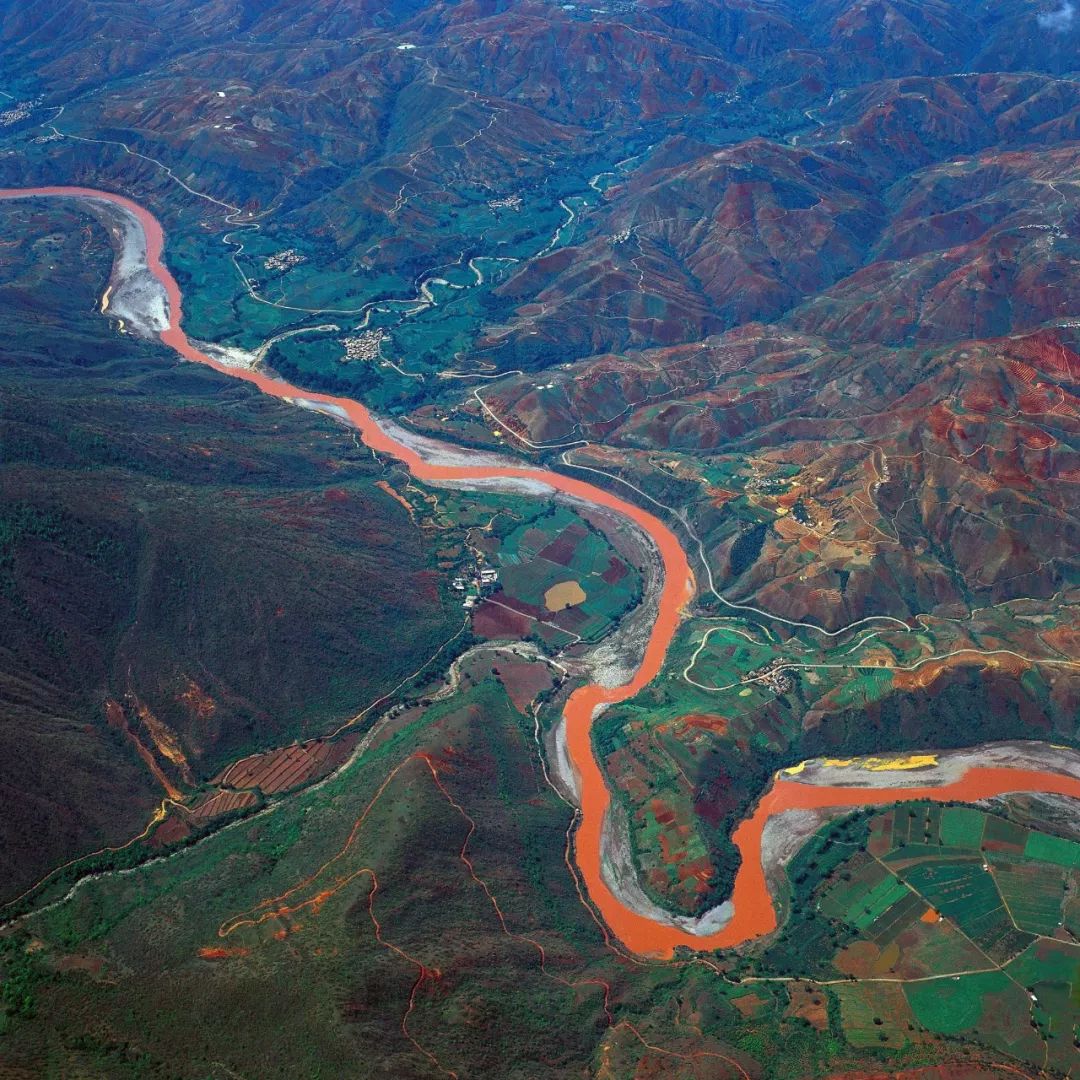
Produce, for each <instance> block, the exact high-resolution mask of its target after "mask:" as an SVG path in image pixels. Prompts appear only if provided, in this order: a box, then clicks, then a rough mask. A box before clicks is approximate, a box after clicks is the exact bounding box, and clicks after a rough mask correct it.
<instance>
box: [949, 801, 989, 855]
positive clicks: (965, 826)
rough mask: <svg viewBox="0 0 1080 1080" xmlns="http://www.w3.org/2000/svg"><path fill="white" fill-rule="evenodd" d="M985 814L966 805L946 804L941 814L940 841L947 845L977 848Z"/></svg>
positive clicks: (980, 838) (981, 836) (980, 839)
mask: <svg viewBox="0 0 1080 1080" xmlns="http://www.w3.org/2000/svg"><path fill="white" fill-rule="evenodd" d="M985 822H986V815H985V814H984V813H982V812H981V811H979V810H974V809H972V808H971V807H967V806H946V807H945V808H944V809H943V811H942V814H941V842H942V844H943V845H946V846H948V847H956V848H977V847H978V846H979V845H980V844H981V843H982V838H983V827H984V825H985Z"/></svg>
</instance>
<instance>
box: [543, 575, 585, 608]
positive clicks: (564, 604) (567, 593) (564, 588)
mask: <svg viewBox="0 0 1080 1080" xmlns="http://www.w3.org/2000/svg"><path fill="white" fill-rule="evenodd" d="M585 600H586V596H585V590H584V589H583V588H582V587H581V586H580V585H579V584H578V583H577V582H576V581H560V582H559V584H558V585H552V586H551V588H550V589H548V591H547V592H546V593H544V607H546V608H547V609H548V611H562V610H563V609H564V608H568V607H577V605H578V604H584V603H585Z"/></svg>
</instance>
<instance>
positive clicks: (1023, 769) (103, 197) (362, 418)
mask: <svg viewBox="0 0 1080 1080" xmlns="http://www.w3.org/2000/svg"><path fill="white" fill-rule="evenodd" d="M34 196H46V197H59V198H69V199H77V200H93V201H94V202H95V203H99V202H105V203H111V204H113V205H114V206H115V207H118V208H119V209H120V210H122V211H123V219H124V220H125V221H128V222H129V221H130V220H131V219H134V220H135V221H137V222H138V225H139V226H140V227H141V229H142V232H143V236H144V245H143V249H142V252H143V254H144V261H145V266H146V273H148V274H149V275H151V276H152V277H153V278H154V279H155V281H156V282H157V283H158V285H159V286H160V291H159V290H158V289H156V288H154V289H150V290H149V292H148V293H147V294H146V295H147V296H148V297H150V299H146V308H145V310H143V311H142V316H143V317H144V318H145V319H146V320H149V321H148V322H146V324H145V325H147V326H152V327H154V328H155V329H157V332H158V336H159V337H160V340H161V341H162V343H163V344H165V345H167V346H169V347H170V348H172V349H173V350H175V351H176V353H177V354H178V355H180V356H182V357H183V358H185V359H187V360H191V361H193V362H195V363H200V364H204V365H206V366H208V367H211V368H213V369H214V370H215V371H218V372H220V373H221V374H223V375H226V376H229V377H232V378H237V379H241V380H242V381H244V382H247V383H250V384H252V385H253V386H255V387H256V388H257V389H258V390H260V391H261V392H262V393H265V394H267V395H269V396H271V397H275V398H279V399H282V400H286V401H289V402H292V403H294V404H297V405H303V406H305V407H309V408H314V409H318V410H320V411H324V412H327V413H329V414H331V415H333V416H334V417H336V418H337V419H339V420H343V421H345V422H347V423H348V424H350V425H351V426H352V427H354V428H355V429H356V431H357V432H358V434H359V436H360V438H361V439H362V440H363V442H364V444H365V445H366V446H368V447H369V448H370V449H371V450H372V451H374V452H376V453H381V454H386V455H388V456H390V457H392V458H394V459H396V460H398V461H400V462H401V463H402V464H403V465H404V466H405V467H406V468H408V469H409V471H410V472H411V473H412V474H413V475H414V476H415V477H416V478H417V479H418V480H420V481H423V482H425V483H430V484H454V485H461V486H466V487H477V486H486V485H496V486H498V487H500V488H501V489H502V488H505V487H509V488H510V489H512V490H515V491H523V492H525V493H527V494H532V495H542V496H545V497H548V496H550V495H552V494H553V493H556V492H557V493H560V494H561V495H564V496H567V497H569V498H571V499H574V500H578V501H582V502H585V503H588V504H590V505H591V506H593V507H596V508H601V509H603V510H604V511H605V512H608V513H611V514H614V515H617V516H618V517H619V518H621V519H622V520H624V521H625V522H627V523H628V524H629V525H630V527H632V528H636V529H639V530H641V531H642V532H643V533H644V534H645V535H646V536H647V537H648V539H649V542H650V543H651V544H652V545H653V546H654V547H655V551H656V553H657V558H658V560H659V576H658V579H657V580H658V590H657V592H656V607H655V615H654V616H653V617H652V620H651V623H650V624H649V627H648V635H647V639H646V640H645V642H644V647H643V649H642V650H641V656H640V662H639V663H638V664H637V667H636V669H635V670H633V672H632V674H630V675H629V677H628V678H626V681H624V682H621V683H619V684H618V685H614V686H612V685H604V684H602V683H601V682H599V681H598V682H594V683H590V684H588V685H586V686H583V687H580V688H579V689H577V690H576V691H574V693H572V694H571V695H570V697H569V698H568V699H567V701H566V704H565V708H564V727H563V739H564V745H565V751H566V757H567V760H568V762H569V765H570V767H571V768H572V770H573V773H574V776H575V778H576V781H577V783H576V785H575V786H576V790H577V793H578V795H579V805H580V812H581V813H580V824H579V827H578V831H577V835H576V838H575V856H576V859H577V863H578V867H579V869H580V871H581V875H582V878H583V880H584V883H585V887H586V889H587V890H588V893H589V897H590V900H591V901H592V903H593V904H594V905H595V907H596V908H597V909H598V911H599V913H600V915H601V916H602V917H603V919H604V921H605V922H606V923H607V925H608V926H609V927H610V928H611V930H612V931H613V933H614V934H615V935H616V936H617V937H618V938H619V939H620V940H621V941H622V942H623V943H624V944H625V945H626V946H627V947H628V948H629V949H631V950H633V951H635V952H638V953H643V954H651V955H655V956H659V957H667V956H670V955H671V954H672V952H673V951H674V949H675V948H677V947H686V948H691V949H697V950H706V949H717V948H730V947H733V946H737V945H742V944H744V943H746V942H747V941H750V940H753V939H755V938H757V937H760V936H762V935H764V934H768V933H770V932H772V931H773V930H774V929H775V928H776V924H777V917H776V911H775V907H774V905H773V902H772V897H771V894H770V890H769V886H768V881H767V879H766V871H765V866H764V856H765V855H766V854H767V852H768V851H770V850H774V851H780V852H783V851H786V850H787V849H788V848H789V847H790V845H788V844H782V843H780V842H779V841H778V840H777V839H776V838H775V837H774V836H773V833H772V832H771V833H770V836H771V837H772V839H770V840H768V841H766V839H765V833H766V828H767V827H769V826H770V822H771V821H773V819H776V820H777V821H781V817H780V816H781V815H784V814H787V813H789V812H791V811H820V810H826V809H827V810H830V811H833V812H843V811H845V810H848V809H853V808H856V807H862V806H870V805H881V804H888V803H892V802H897V801H907V800H914V799H931V800H934V801H948V800H954V799H955V800H963V801H977V800H979V799H984V798H990V797H993V796H996V795H1001V794H1005V793H1012V792H1042V793H1047V794H1052V795H1063V796H1070V797H1073V798H1080V767H1077V768H1076V769H1075V770H1074V769H1073V768H1072V766H1071V765H1070V771H1069V772H1065V773H1063V772H1060V771H1055V764H1054V762H1055V761H1056V760H1057V759H1055V758H1054V756H1053V753H1048V752H1047V753H1044V752H1043V751H1039V752H1038V753H1036V754H1034V756H1031V755H1030V754H1029V756H1023V755H1022V754H1020V751H1019V750H1017V746H1018V745H1021V746H1023V747H1027V748H1028V749H1029V750H1030V746H1031V745H1032V744H1002V745H1003V746H1007V747H1010V748H1011V749H1000V750H998V749H995V748H991V750H992V753H991V754H990V756H989V757H987V758H986V759H985V760H987V761H990V762H991V764H984V763H983V760H984V759H983V757H982V756H981V755H982V753H983V751H981V750H975V751H966V752H960V753H961V755H962V754H964V753H966V754H967V755H968V757H966V758H964V757H963V756H959V757H957V756H956V755H940V759H941V762H945V764H940V762H939V758H938V757H937V756H935V755H928V757H933V759H934V760H933V762H926V763H925V764H926V766H927V767H929V766H930V765H931V764H935V765H938V764H940V768H941V771H940V772H939V773H936V774H935V773H930V772H926V773H919V775H917V776H916V775H914V773H915V771H917V770H912V771H911V773H910V775H904V776H903V777H901V779H900V780H899V781H898V780H897V778H896V776H895V775H894V773H893V772H890V771H888V770H882V769H878V770H875V769H874V768H871V767H868V766H867V767H859V768H857V769H855V770H854V771H853V772H852V773H851V774H850V777H849V776H847V775H844V774H843V773H842V772H839V771H837V772H835V774H834V775H833V776H830V775H829V774H828V773H826V772H823V771H821V770H819V769H818V768H817V766H816V765H815V764H813V763H811V764H807V765H805V766H802V767H796V769H795V770H793V771H790V772H789V773H788V774H786V775H783V774H782V775H781V776H779V777H777V778H776V779H775V780H774V782H773V784H772V786H771V787H770V789H769V790H768V791H767V792H766V793H765V795H764V796H763V797H762V799H761V800H760V801H759V803H758V805H757V807H756V808H755V810H754V813H753V815H752V816H751V817H750V818H748V819H746V820H745V821H743V822H742V823H741V824H740V825H739V826H738V828H737V829H736V830H735V832H734V835H733V839H734V842H735V844H736V846H737V848H738V849H739V852H740V855H741V856H742V865H741V867H740V869H739V872H738V875H737V877H736V881H735V888H734V892H733V896H732V903H733V908H732V907H730V906H728V905H721V907H720V908H719V909H717V910H716V911H715V912H714V913H710V916H711V917H710V918H708V919H706V920H704V921H703V922H701V923H699V924H696V925H695V926H694V927H693V928H686V927H684V926H681V925H678V924H677V923H674V917H672V918H671V919H670V920H669V919H665V920H664V921H658V919H657V918H655V917H653V916H654V915H655V913H654V912H652V911H651V909H641V910H635V908H634V906H633V904H632V903H631V902H629V901H628V900H624V899H622V898H620V896H619V895H617V892H616V888H613V887H612V886H611V885H610V884H609V882H608V880H607V879H606V876H605V873H604V858H603V852H604V850H605V842H606V841H605V837H608V838H609V839H608V840H607V843H608V845H609V848H608V853H609V858H608V864H609V867H615V866H616V865H618V866H621V865H622V863H623V862H624V860H622V859H621V857H619V855H618V853H617V852H614V853H613V852H612V851H611V849H610V836H611V833H610V832H609V828H610V827H609V825H608V822H609V815H610V813H611V798H610V795H609V792H608V789H607V785H606V783H605V779H604V776H603V773H602V772H601V770H600V766H599V763H598V762H597V761H596V759H595V757H594V756H593V751H592V740H591V728H592V723H593V720H594V718H595V716H596V715H597V712H598V710H600V709H602V708H604V707H605V706H607V705H611V704H614V703H617V702H621V701H625V700H627V699H629V698H631V697H633V696H634V695H636V694H637V693H638V692H639V691H640V690H642V689H643V688H644V687H645V686H647V685H648V684H649V683H650V682H651V681H652V680H653V679H654V678H655V677H656V676H657V675H658V674H659V672H660V670H661V668H662V666H663V663H664V659H665V656H666V653H667V648H668V646H669V644H670V643H671V640H672V638H673V637H674V634H675V632H676V629H677V628H678V625H679V623H680V621H681V619H682V617H683V610H684V607H685V605H686V603H687V602H688V601H689V599H690V598H691V596H692V592H693V578H692V575H691V572H690V567H689V564H688V561H687V558H686V554H685V552H684V551H683V549H682V547H681V545H680V544H679V541H678V540H677V538H676V537H675V535H674V533H673V532H672V531H671V530H670V529H669V528H668V527H667V526H666V525H665V524H664V523H663V522H662V521H660V519H658V518H657V517H655V516H654V515H653V514H651V513H649V512H648V511H646V510H643V509H641V508H640V507H638V506H636V505H634V504H632V503H628V502H626V501H624V500H622V499H620V498H618V497H617V496H615V495H612V494H611V493H610V492H608V491H606V490H604V489H602V488H599V487H595V486H593V485H592V484H589V483H586V482H584V481H581V480H577V479H574V478H571V477H567V476H564V475H562V474H560V473H555V472H551V471H549V470H545V469H540V468H534V467H527V466H521V465H518V464H517V463H516V462H513V461H512V460H510V459H502V458H501V457H499V456H497V455H490V456H486V455H473V454H472V453H471V452H468V451H465V450H463V449H462V448H458V447H451V446H448V445H447V444H443V443H439V442H438V441H437V440H432V439H428V438H426V437H418V436H413V435H412V434H411V433H404V432H403V430H402V429H400V428H399V427H397V426H396V425H391V424H387V423H384V422H381V421H380V420H378V419H377V418H375V417H373V416H372V415H371V413H369V412H368V410H367V409H366V408H365V407H364V406H363V405H361V404H360V403H359V402H355V401H352V400H350V399H348V398H340V397H334V396H332V395H328V394H317V393H312V392H309V391H306V390H302V389H300V388H298V387H295V386H292V385H290V384H289V383H287V382H285V381H284V380H281V379H278V378H275V377H273V376H270V375H267V374H265V373H263V372H260V371H258V370H253V369H251V368H247V367H238V366H236V365H230V364H228V363H225V362H223V361H222V360H221V359H215V358H214V357H213V356H211V355H209V354H208V353H207V352H206V351H204V350H202V349H200V348H198V347H196V345H195V344H194V343H192V342H191V341H190V340H189V339H188V337H187V335H186V334H185V333H184V331H183V329H182V325H181V324H182V315H183V313H182V297H181V293H180V288H179V286H178V285H177V283H176V281H175V279H174V278H173V277H172V275H171V274H170V272H169V271H168V269H167V268H166V266H165V265H164V262H163V261H162V255H163V249H164V241H165V238H164V233H163V231H162V229H161V226H160V224H159V223H158V222H157V220H156V219H155V218H154V217H153V216H152V215H151V214H149V213H148V212H147V211H146V210H144V209H143V208H142V207H140V206H138V204H136V203H134V202H132V201H131V200H130V199H126V198H124V197H123V196H120V195H113V194H109V193H106V192H98V191H94V190H93V189H88V188H78V187H53V188H38V189H26V190H21V189H16V190H10V189H9V190H0V198H28V197H34ZM126 250H128V249H127V246H126V245H125V251H126ZM124 257H125V258H127V259H128V266H129V267H131V266H135V263H132V262H131V256H130V255H125V256H124ZM136 262H137V260H136ZM117 272H118V271H116V270H115V269H114V274H116V273H117ZM132 273H133V274H134V275H135V276H136V277H137V278H139V279H140V280H142V281H144V282H145V276H146V275H145V274H143V273H142V271H141V269H139V268H138V267H137V266H135V269H134V270H133V271H132ZM129 276H130V275H129ZM162 295H163V296H164V300H163V301H162V299H161V297H162ZM140 302H141V301H140ZM162 302H163V304H164V306H163V308H160V309H159V308H158V306H157V305H158V304H159V303H162ZM158 311H163V312H164V318H165V319H166V320H167V324H166V325H165V326H164V328H159V325H158V324H159V322H160V320H158V321H154V320H155V313H156V312H158ZM489 457H490V458H493V459H494V461H492V460H489ZM649 610H650V611H651V609H649ZM1053 749H1054V748H1051V750H1053ZM988 752H989V751H988ZM994 755H997V756H994ZM1010 755H1011V756H1010ZM954 758H955V760H954ZM1018 761H1019V762H1021V764H1020V766H1019V767H1017V766H1016V762H1018ZM820 764H821V769H822V770H823V769H834V770H839V769H840V768H841V766H839V765H837V764H836V763H831V764H830V763H820ZM849 767H850V765H848V766H843V768H849ZM901 771H904V770H901ZM879 775H880V776H883V777H884V776H886V775H887V776H888V779H887V781H882V783H881V784H878V783H876V782H875V781H874V779H873V777H876V776H879ZM819 777H820V779H821V780H822V782H820V783H819V782H817V780H816V779H815V778H819ZM852 778H853V780H854V782H851V779H852ZM833 779H842V781H843V783H842V785H835V784H833V783H831V781H832V780H833ZM789 820H790V819H789ZM800 820H802V821H804V822H806V821H809V820H810V819H809V818H807V817H805V816H804V817H803V818H801V819H800ZM775 828H776V826H772V830H773V831H775ZM616 831H617V830H616ZM616 876H620V875H616ZM616 887H618V886H616ZM628 888H629V886H628ZM728 915H730V920H729V921H727V923H726V925H724V926H723V927H722V928H720V929H718V928H717V927H718V925H719V924H720V923H721V922H722V921H723V920H724V919H725V918H726V917H727V916H728ZM695 931H701V932H695Z"/></svg>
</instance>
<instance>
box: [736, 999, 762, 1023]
mask: <svg viewBox="0 0 1080 1080" xmlns="http://www.w3.org/2000/svg"><path fill="white" fill-rule="evenodd" d="M731 1004H732V1005H734V1006H735V1008H736V1009H738V1010H739V1012H741V1013H742V1014H743V1016H745V1017H746V1018H747V1019H748V1020H749V1019H752V1018H753V1017H755V1016H756V1015H757V1014H758V1013H759V1012H760V1011H761V1008H762V1006H763V1005H765V1000H764V999H763V998H759V997H758V996H757V994H743V996H742V997H737V998H735V1000H734V1001H732V1003H731Z"/></svg>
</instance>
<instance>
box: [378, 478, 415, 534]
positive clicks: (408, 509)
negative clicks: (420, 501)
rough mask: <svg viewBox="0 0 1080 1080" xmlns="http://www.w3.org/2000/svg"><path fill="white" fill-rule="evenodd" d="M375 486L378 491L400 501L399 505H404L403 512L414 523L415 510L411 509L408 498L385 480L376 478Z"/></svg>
mask: <svg viewBox="0 0 1080 1080" xmlns="http://www.w3.org/2000/svg"><path fill="white" fill-rule="evenodd" d="M375 486H376V487H377V488H378V489H379V490H380V491H384V492H386V494H387V495H389V496H390V498H391V499H394V500H396V501H397V502H399V503H401V505H402V506H404V507H405V512H406V513H407V514H408V515H409V520H410V521H411V522H412V523H413V524H414V525H415V524H416V511H415V510H413V508H412V503H411V502H409V500H408V499H406V498H405V496H404V495H402V494H401V493H400V492H398V491H396V490H395V489H394V488H392V487H391V486H390V485H389V484H388V483H387V482H386V481H385V480H376V481H375Z"/></svg>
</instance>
